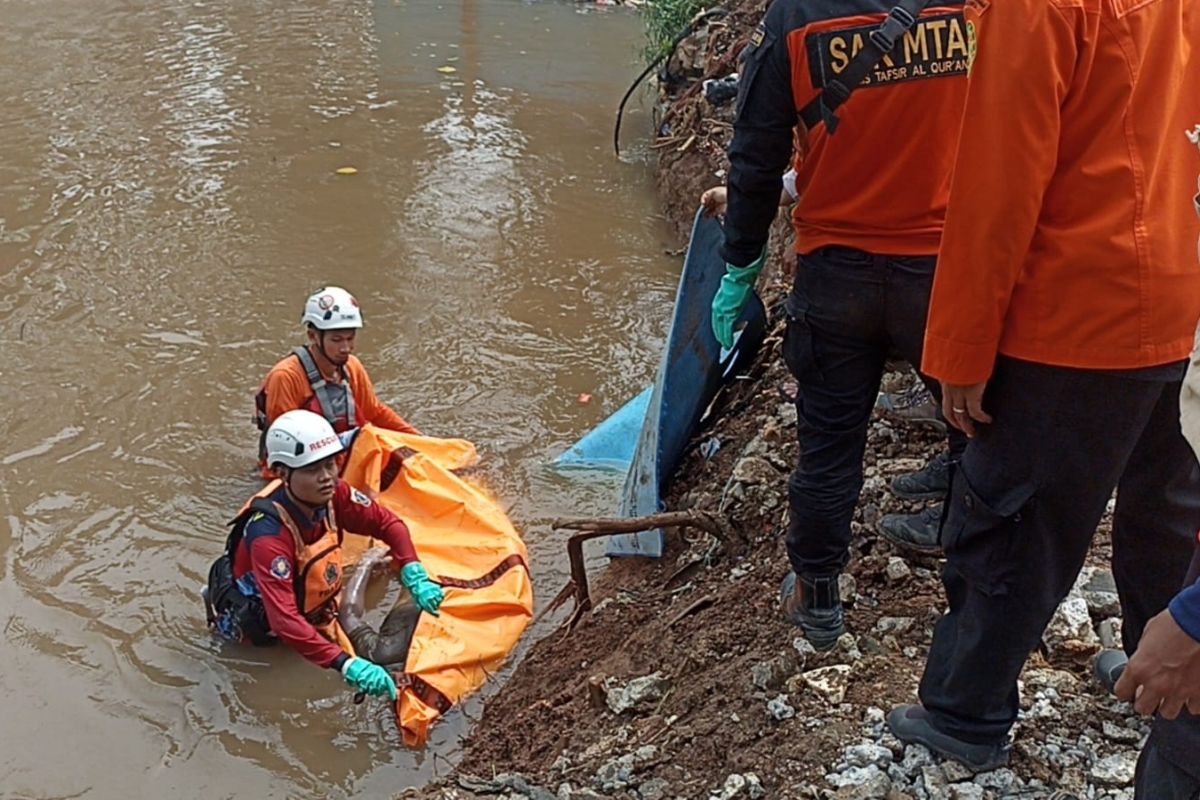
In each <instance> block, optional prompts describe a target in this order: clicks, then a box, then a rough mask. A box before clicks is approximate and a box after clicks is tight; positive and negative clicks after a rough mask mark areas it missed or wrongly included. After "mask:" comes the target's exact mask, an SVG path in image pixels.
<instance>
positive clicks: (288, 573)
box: [271, 556, 292, 581]
mask: <svg viewBox="0 0 1200 800" xmlns="http://www.w3.org/2000/svg"><path fill="white" fill-rule="evenodd" d="M271 574H272V575H274V576H275V577H276V578H279V580H281V581H286V580H290V579H291V577H292V565H291V564H290V563H289V562H288V560H287V559H286V558H284V557H283V556H275V558H274V560H272V561H271Z"/></svg>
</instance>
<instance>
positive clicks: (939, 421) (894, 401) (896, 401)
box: [875, 381, 946, 432]
mask: <svg viewBox="0 0 1200 800" xmlns="http://www.w3.org/2000/svg"><path fill="white" fill-rule="evenodd" d="M875 408H876V409H878V411H879V413H880V414H881V415H882V416H884V417H889V418H891V419H901V420H904V421H906V422H913V423H916V424H918V425H928V426H929V427H931V428H936V429H937V430H939V431H942V432H945V430H946V420H945V418H944V417H942V412H941V409H939V408H938V404H937V403H936V402H935V401H934V399H933V396H932V395H930V394H929V390H928V389H926V388H925V384H923V383H921V382H920V381H917V382H916V383H914V384H913V385H912V386H911V387H909V388H908V389H905V390H904V391H901V392H880V393H879V397H877V398H876V399H875Z"/></svg>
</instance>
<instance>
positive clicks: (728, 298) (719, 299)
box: [712, 250, 767, 350]
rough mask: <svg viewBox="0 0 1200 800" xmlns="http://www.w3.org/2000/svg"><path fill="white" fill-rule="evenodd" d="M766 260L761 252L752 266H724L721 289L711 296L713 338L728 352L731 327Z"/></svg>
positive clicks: (731, 345) (752, 290) (744, 305)
mask: <svg viewBox="0 0 1200 800" xmlns="http://www.w3.org/2000/svg"><path fill="white" fill-rule="evenodd" d="M766 260H767V251H766V250H763V252H762V255H760V256H759V257H758V258H757V259H756V260H755V261H754V263H753V264H750V265H748V266H745V267H735V266H734V265H733V264H726V265H725V277H723V278H721V288H719V289H717V293H716V294H715V295H714V296H713V301H712V330H713V336H716V337H717V341H718V342H720V343H721V347H724V348H725V349H726V350H728V349H729V348H730V347H733V325H734V323H735V322H737V320H738V317H740V316H741V315H742V309H743V308H745V307H746V301H748V300H749V299H750V295H751V294H752V293H753V292H754V282H755V281H757V280H758V274H759V273H760V272H762V270H763V264H765V263H766Z"/></svg>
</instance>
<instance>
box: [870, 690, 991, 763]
mask: <svg viewBox="0 0 1200 800" xmlns="http://www.w3.org/2000/svg"><path fill="white" fill-rule="evenodd" d="M887 724H888V728H890V729H891V731H892V735H893V736H895V737H896V738H897V739H899V740H900V741H902V742H904V743H905V744H922V745H925V746H926V747H928V748H929V749H930V750H932V751H933V752H935V753H937V754H938V755H940V756H944V757H945V758H952V759H954V760H955V761H957V762H958V763H960V764H962V765H963V766H964V767H966V768H967V769H969V770H972V771H974V772H987V771H989V770H993V769H996V768H997V767H999V766H1002V765H1004V764H1005V763H1007V762H1008V747H1007V745H1004V744H972V743H971V742H964V741H963V740H961V739H956V738H954V737H953V736H950V735H948V734H945V733H942V732H941V731H939V730H938V729H937V728H935V727H933V722H932V721H931V720H930V718H929V712H928V711H926V710H925V709H924V708H922V707H921V706H919V705H907V706H896V707H895V708H893V709H892V713H890V714H888V717H887Z"/></svg>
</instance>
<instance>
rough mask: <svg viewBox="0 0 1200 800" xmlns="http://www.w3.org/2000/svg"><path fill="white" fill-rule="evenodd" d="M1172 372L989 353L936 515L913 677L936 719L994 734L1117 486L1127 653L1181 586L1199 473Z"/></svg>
mask: <svg viewBox="0 0 1200 800" xmlns="http://www.w3.org/2000/svg"><path fill="white" fill-rule="evenodd" d="M1176 366H1178V368H1177V369H1176ZM1182 376H1183V369H1182V365H1169V366H1167V367H1156V368H1153V369H1150V370H1142V371H1137V372H1127V373H1113V372H1099V371H1091V370H1077V369H1067V368H1062V367H1051V366H1046V365H1042V364H1033V363H1030V362H1025V361H1017V360H1014V359H1009V358H1004V357H1001V358H1000V359H998V361H997V363H996V370H995V374H994V375H993V377H992V380H991V381H990V382H989V385H988V389H987V393H986V395H985V397H984V409H985V410H986V411H988V412H989V413H990V414H992V416H993V417H994V418H995V422H994V423H992V424H990V425H984V426H981V427H980V428H978V429H977V430H978V433H977V435H976V437H975V438H974V439H972V440H971V443H970V445H969V446H968V447H967V450H966V452H965V453H964V454H963V457H962V460H961V462H960V464H959V466H958V469H957V470H956V472H955V474H954V477H953V480H952V483H951V489H950V497H949V499H948V501H947V503H948V505H947V510H946V516H945V519H944V521H943V526H942V546H943V547H944V548H945V550H946V557H947V559H946V565H945V569H944V572H943V576H942V580H943V583H944V584H945V587H946V596H947V600H948V601H949V611H948V613H947V614H946V615H945V616H943V617H942V619H941V620H940V621H939V622H938V624H937V627H936V628H935V631H934V638H933V644H932V646H931V648H930V651H929V659H928V661H927V663H926V665H925V674H924V677H923V678H922V680H921V688H920V696H921V702H922V704H923V705H924V706H925V708H926V709H928V710H929V711H930V713H931V715H932V721H933V724H934V725H935V727H937V728H938V729H939V730H941V731H943V732H944V733H947V734H950V735H951V736H955V737H957V738H959V739H962V740H965V741H969V742H975V743H980V744H991V743H997V742H1001V741H1003V739H1004V738H1005V737H1006V736H1007V734H1008V731H1009V729H1010V728H1011V727H1012V724H1013V722H1014V721H1015V720H1016V717H1017V700H1018V698H1017V676H1018V674H1019V673H1020V671H1021V667H1022V666H1023V665H1024V663H1025V659H1026V657H1027V656H1028V655H1029V653H1030V652H1031V651H1032V650H1033V649H1034V648H1035V647H1036V646H1037V645H1038V642H1039V641H1040V639H1041V636H1042V632H1043V630H1044V629H1045V627H1046V624H1047V623H1048V622H1049V621H1050V617H1051V616H1052V615H1053V614H1054V611H1055V609H1056V608H1057V607H1058V605H1059V603H1060V602H1061V601H1062V600H1063V598H1064V597H1066V595H1067V593H1068V592H1069V591H1070V589H1071V586H1072V584H1073V583H1074V581H1075V578H1076V576H1077V575H1078V573H1079V570H1080V568H1081V567H1082V566H1083V562H1084V558H1085V556H1086V555H1087V552H1088V547H1089V545H1090V544H1091V540H1092V535H1093V534H1094V532H1095V530H1096V525H1097V524H1098V523H1099V521H1100V517H1101V515H1102V514H1103V513H1104V510H1105V506H1106V504H1107V502H1108V500H1109V498H1110V496H1111V495H1112V491H1113V488H1114V487H1116V489H1117V504H1116V511H1115V517H1114V521H1113V573H1114V576H1115V577H1116V582H1117V591H1118V593H1119V595H1120V598H1121V608H1122V612H1123V616H1124V626H1123V635H1124V644H1125V649H1126V652H1129V653H1132V652H1133V649H1134V648H1135V647H1136V646H1137V642H1138V639H1139V638H1140V637H1141V634H1142V630H1143V628H1144V627H1145V625H1146V622H1147V621H1148V620H1149V618H1150V617H1152V616H1153V615H1154V614H1157V613H1158V612H1159V611H1161V610H1162V609H1164V608H1165V607H1166V605H1167V603H1168V602H1169V601H1170V599H1171V598H1172V597H1173V596H1174V595H1175V593H1176V592H1177V591H1178V590H1179V587H1180V586H1182V585H1183V580H1184V576H1185V573H1186V572H1187V570H1188V565H1189V563H1190V561H1191V558H1192V552H1193V550H1194V542H1195V536H1196V530H1197V528H1198V527H1200V469H1198V467H1197V464H1196V458H1195V456H1194V455H1193V453H1192V451H1191V448H1190V447H1189V446H1188V444H1187V442H1186V441H1185V440H1184V438H1183V434H1182V433H1181V432H1180V428H1179V387H1180V380H1181V379H1182Z"/></svg>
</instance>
